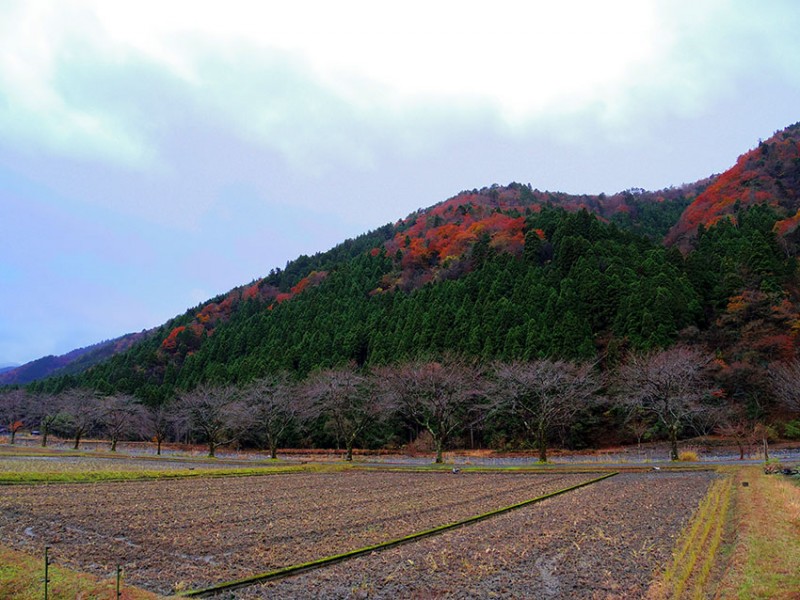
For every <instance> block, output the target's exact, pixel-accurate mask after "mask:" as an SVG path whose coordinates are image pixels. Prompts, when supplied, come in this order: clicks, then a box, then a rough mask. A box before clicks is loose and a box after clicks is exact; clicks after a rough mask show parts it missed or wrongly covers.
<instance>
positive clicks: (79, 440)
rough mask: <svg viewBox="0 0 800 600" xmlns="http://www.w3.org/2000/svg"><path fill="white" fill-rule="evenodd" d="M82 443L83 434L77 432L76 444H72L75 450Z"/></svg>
mask: <svg viewBox="0 0 800 600" xmlns="http://www.w3.org/2000/svg"><path fill="white" fill-rule="evenodd" d="M80 445H81V434H80V433H77V434H75V444H74V445H73V446H72V449H73V450H77V449H78V447H79V446H80Z"/></svg>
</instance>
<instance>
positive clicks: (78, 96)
mask: <svg viewBox="0 0 800 600" xmlns="http://www.w3.org/2000/svg"><path fill="white" fill-rule="evenodd" d="M798 31H800V5H798V3H797V2H795V1H793V0H786V1H779V0H752V1H735V0H731V1H714V0H661V1H658V0H630V1H615V0H606V1H603V2H597V1H594V0H585V1H579V0H559V1H558V2H555V1H533V0H532V1H525V2H523V1H520V2H507V1H503V0H495V1H494V2H491V3H489V2H471V1H468V0H460V1H449V0H441V1H436V2H430V1H425V2H422V1H416V0H405V1H404V2H392V3H389V2H375V1H363V2H352V1H349V0H339V1H337V2H329V1H327V2H326V1H320V2H306V1H302V0H298V1H294V2H286V1H281V2H267V1H263V2H239V1H236V0H227V1H226V2H224V3H223V2H203V1H198V0H190V1H177V0H176V1H168V0H158V1H152V2H151V1H147V0H137V1H136V2H126V1H122V0H120V1H115V2H108V1H105V0H96V1H86V2H81V1H69V0H59V1H53V2H47V1H41V2H40V1H36V0H19V1H15V0H0V307H1V309H0V366H1V365H3V364H6V363H22V362H26V361H28V360H31V359H34V358H38V357H40V356H43V355H46V354H61V353H64V352H67V351H69V350H71V349H73V348H76V347H79V346H84V345H88V344H91V343H94V342H97V341H100V340H103V339H108V338H112V337H116V336H118V335H121V334H124V333H127V332H131V331H139V330H141V329H144V328H149V327H152V326H155V325H159V324H161V323H162V322H164V321H165V320H167V319H168V318H170V317H172V316H174V315H176V314H178V313H182V312H184V311H185V310H186V309H187V308H188V307H190V306H194V305H196V304H198V303H199V302H201V301H203V300H206V299H208V298H209V297H211V296H213V295H216V294H218V293H221V292H225V291H227V290H228V289H230V288H232V287H234V286H236V285H240V284H243V283H247V282H249V281H251V280H253V279H255V278H258V277H260V276H263V275H265V274H266V273H268V272H269V270H270V269H271V268H273V267H283V266H285V264H286V261H287V260H290V259H292V258H295V257H296V256H297V255H299V254H301V253H306V254H312V253H314V252H317V251H323V250H326V249H328V248H329V247H331V246H332V245H334V244H336V243H337V242H339V241H342V240H343V239H345V238H347V237H353V236H355V235H358V234H360V233H363V232H364V231H366V230H369V229H374V228H375V227H378V226H380V225H382V224H384V223H387V222H390V221H394V220H396V219H398V218H400V217H403V216H405V215H407V214H408V213H409V212H411V211H413V210H416V209H417V208H420V207H426V206H429V205H431V204H434V203H436V202H439V201H441V200H444V199H446V198H448V197H450V196H452V195H454V194H456V193H457V192H459V191H460V190H463V189H471V188H473V187H482V186H485V185H491V184H492V183H500V184H505V183H508V182H510V181H519V182H523V183H528V182H530V183H531V184H532V185H533V186H534V187H537V188H539V189H549V190H559V191H566V192H573V193H599V192H607V193H612V192H616V191H620V190H623V189H627V188H630V187H644V188H647V189H659V188H663V187H667V186H670V185H679V184H681V183H683V182H690V181H694V180H696V179H699V178H702V177H705V176H707V175H709V174H711V173H715V172H720V171H723V170H725V169H726V168H728V167H729V166H730V165H732V164H733V162H734V161H735V159H736V157H737V156H738V155H739V154H741V153H743V152H744V151H746V150H747V149H749V148H751V147H752V146H754V145H755V144H756V143H757V142H758V139H759V138H767V137H769V136H770V135H771V134H772V133H773V132H774V131H776V130H778V129H781V128H783V127H785V126H786V125H789V124H791V123H794V122H796V121H798V120H800V36H798V35H797V32H798Z"/></svg>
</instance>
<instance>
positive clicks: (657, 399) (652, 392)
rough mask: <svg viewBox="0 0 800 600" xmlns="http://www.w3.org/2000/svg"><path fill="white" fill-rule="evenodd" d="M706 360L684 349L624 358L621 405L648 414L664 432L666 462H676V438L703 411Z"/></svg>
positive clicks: (697, 352)
mask: <svg viewBox="0 0 800 600" xmlns="http://www.w3.org/2000/svg"><path fill="white" fill-rule="evenodd" d="M707 363H708V357H707V356H705V355H703V354H701V353H700V352H699V351H697V350H695V349H693V348H689V347H686V346H675V347H673V348H669V349H667V350H660V351H656V352H651V353H649V354H645V355H640V356H639V355H632V356H630V357H628V359H627V361H626V362H625V364H623V366H622V368H621V369H620V372H619V383H620V388H621V392H622V394H623V395H624V396H625V398H624V399H623V403H624V404H625V405H626V406H627V408H628V409H629V410H633V411H639V412H641V413H649V414H652V415H653V416H654V417H655V418H656V419H657V420H658V421H659V422H660V423H661V424H662V425H663V426H664V428H665V429H666V431H667V434H668V435H669V442H670V459H671V460H678V434H679V433H680V430H681V428H682V427H683V426H684V425H685V424H687V423H689V422H690V421H691V420H692V419H693V418H694V417H695V416H696V415H698V414H699V413H700V412H702V411H704V410H706V407H705V406H704V405H703V403H702V399H703V398H704V397H705V396H706V395H707V394H709V392H710V389H709V388H708V386H707V381H706V376H705V373H704V371H703V368H704V367H705V365H706V364H707Z"/></svg>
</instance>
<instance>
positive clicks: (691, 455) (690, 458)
mask: <svg viewBox="0 0 800 600" xmlns="http://www.w3.org/2000/svg"><path fill="white" fill-rule="evenodd" d="M678 460H679V461H680V462H697V461H698V460H700V457H699V456H698V455H697V452H695V451H694V450H684V451H683V452H681V453H680V454H678Z"/></svg>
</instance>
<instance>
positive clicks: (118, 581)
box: [117, 565, 122, 600]
mask: <svg viewBox="0 0 800 600" xmlns="http://www.w3.org/2000/svg"><path fill="white" fill-rule="evenodd" d="M121 578H122V567H121V566H120V565H117V600H119V599H120V598H121V597H122V591H121V588H120V579H121Z"/></svg>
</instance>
